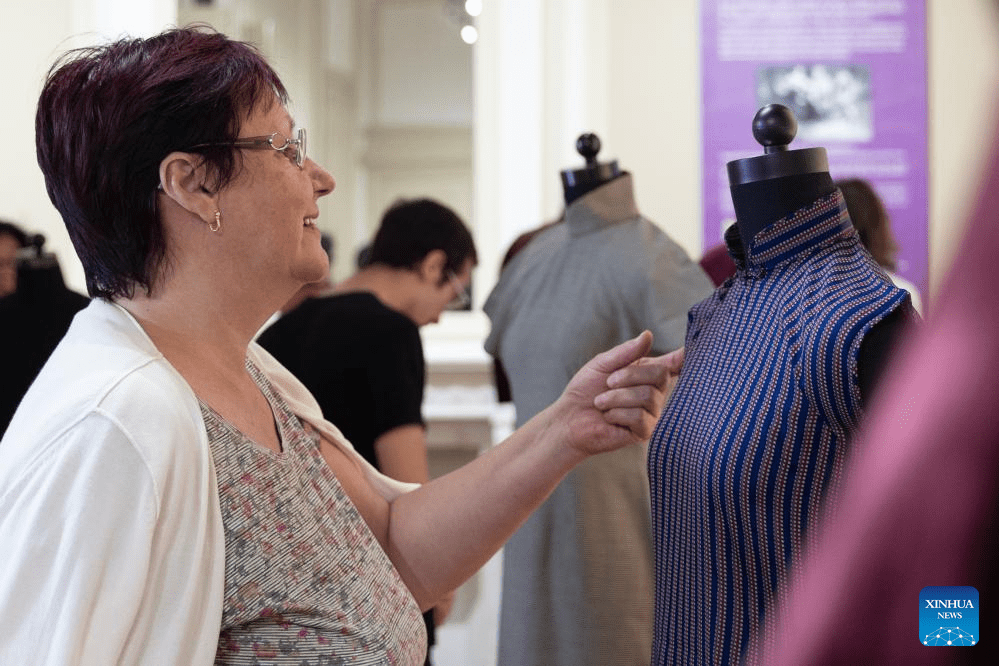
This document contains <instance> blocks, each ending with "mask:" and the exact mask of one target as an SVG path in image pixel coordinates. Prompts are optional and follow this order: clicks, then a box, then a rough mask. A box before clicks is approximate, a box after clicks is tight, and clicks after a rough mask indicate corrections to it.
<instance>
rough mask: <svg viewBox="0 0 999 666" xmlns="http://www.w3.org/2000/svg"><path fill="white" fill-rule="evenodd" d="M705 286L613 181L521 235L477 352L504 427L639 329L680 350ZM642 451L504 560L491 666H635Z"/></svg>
mask: <svg viewBox="0 0 999 666" xmlns="http://www.w3.org/2000/svg"><path fill="white" fill-rule="evenodd" d="M712 290H713V288H712V284H711V281H710V279H709V278H708V277H707V275H706V274H705V273H704V271H703V270H701V268H700V266H698V265H697V264H696V263H695V262H693V261H691V260H690V258H689V257H688V256H687V254H686V253H685V252H684V250H683V249H682V248H680V246H678V245H677V244H676V243H675V242H674V241H673V240H671V239H670V238H669V237H668V236H667V235H666V234H665V233H664V232H663V231H662V230H661V229H660V228H659V227H657V226H656V225H655V224H653V223H652V222H650V221H649V220H647V219H645V218H643V217H642V216H641V215H640V214H639V212H638V209H637V207H636V205H635V201H634V195H633V188H632V178H631V176H630V175H629V174H625V175H622V176H620V177H618V178H616V179H614V180H612V181H610V182H609V183H607V184H605V185H603V186H601V187H599V188H597V189H596V190H594V191H592V192H589V193H588V194H586V195H584V196H583V197H580V198H579V199H577V200H575V201H574V202H573V203H572V204H571V205H570V206H569V207H568V208H567V210H566V216H565V222H564V223H562V224H556V225H554V226H552V227H550V228H548V229H546V230H544V231H542V232H541V233H540V234H538V235H537V236H535V237H534V238H533V239H532V240H531V241H530V242H529V243H528V244H527V245H526V246H525V247H524V249H523V250H521V251H520V252H519V253H518V254H517V255H516V256H515V257H514V258H513V260H512V261H511V262H510V263H509V264H508V265H507V267H506V268H505V269H504V271H503V273H502V275H501V277H500V280H499V283H498V284H497V285H496V287H495V289H494V290H493V292H492V294H491V295H490V296H489V299H488V301H487V302H486V305H485V310H486V313H487V314H488V315H489V317H490V320H491V322H492V331H491V333H490V335H489V337H488V339H487V341H486V350H487V351H488V352H489V353H491V354H492V355H493V356H495V357H497V358H499V359H500V361H501V362H502V364H503V366H504V368H505V370H506V373H507V375H508V377H509V380H510V387H511V391H512V395H513V401H514V404H515V406H516V411H517V425H518V426H519V425H521V424H523V423H524V422H525V421H527V420H528V419H529V418H530V417H531V416H533V415H534V414H536V413H537V412H539V411H540V410H542V409H544V408H545V407H547V406H548V405H549V404H551V403H552V402H554V401H555V400H556V399H557V398H558V396H559V395H560V394H561V392H562V390H563V389H564V388H565V386H566V384H567V383H568V381H569V379H570V378H571V377H572V376H573V375H574V374H575V372H576V371H577V370H578V369H579V368H580V367H582V366H583V364H584V363H586V361H588V360H589V359H590V358H592V357H593V356H594V355H596V354H597V353H599V352H601V351H604V350H606V349H608V348H610V347H612V346H613V345H615V344H618V343H620V342H623V341H624V340H627V339H630V338H632V337H634V336H635V335H638V334H639V333H640V332H641V331H642V330H644V329H649V330H651V331H652V332H653V334H654V335H655V343H654V348H653V352H654V353H656V354H659V353H664V352H667V351H671V350H673V349H677V348H679V347H680V346H682V345H683V339H684V333H685V331H686V326H687V312H688V310H689V309H690V307H691V306H692V305H694V304H695V303H697V302H699V301H701V300H702V299H704V298H707V297H708V296H710V294H711V292H712ZM645 457H646V447H645V446H634V447H629V448H627V449H624V450H621V451H618V452H615V453H611V454H605V455H601V456H597V457H595V458H592V459H590V460H588V461H586V462H585V463H583V464H582V465H580V466H579V467H578V468H576V469H575V470H574V471H573V472H572V473H571V474H570V475H569V476H568V477H567V478H566V479H565V480H564V481H563V482H562V483H561V484H560V485H559V486H558V488H556V490H555V492H554V493H553V494H552V496H551V497H550V498H549V499H548V500H547V501H546V502H545V503H544V504H543V505H542V506H541V507H540V508H539V509H538V510H537V511H536V512H535V513H534V514H533V515H532V516H531V517H530V518H529V519H528V521H527V522H526V523H525V524H524V526H523V527H522V528H521V529H520V530H519V531H518V532H517V533H516V534H515V535H514V536H513V537H512V538H511V539H510V541H509V542H508V543H507V545H506V546H505V547H504V556H503V586H502V600H501V614H500V634H499V664H500V666H514V665H516V666H533V665H537V666H563V665H565V666H569V665H571V666H581V665H582V666H586V665H588V664H593V665H598V664H599V665H604V664H616V665H618V664H620V665H625V666H630V665H632V664H641V665H642V666H647V664H648V663H649V660H650V657H651V649H652V648H651V642H652V619H653V607H652V595H653V587H654V576H653V551H652V541H651V519H650V510H649V486H648V476H647V472H646V459H645Z"/></svg>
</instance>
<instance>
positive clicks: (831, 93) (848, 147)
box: [701, 0, 929, 299]
mask: <svg viewBox="0 0 999 666" xmlns="http://www.w3.org/2000/svg"><path fill="white" fill-rule="evenodd" d="M701 32H702V34H701V43H702V48H703V52H702V70H701V71H702V96H703V104H704V120H703V122H704V127H703V133H704V141H703V149H704V155H703V157H704V161H703V164H704V167H703V168H704V173H703V176H704V178H703V184H704V185H703V186H704V247H705V249H707V248H709V247H712V246H714V245H717V244H718V243H719V242H721V234H722V231H723V229H724V227H725V226H727V223H728V222H730V221H731V220H733V219H734V217H735V212H734V210H733V208H732V200H731V197H730V195H729V188H728V177H727V175H726V172H725V164H726V163H727V162H729V161H731V160H734V159H740V158H743V157H749V156H752V155H760V154H762V151H763V149H762V147H761V146H760V145H759V144H757V143H756V141H755V140H754V139H753V133H752V121H753V116H754V115H755V114H756V111H757V110H758V109H759V108H760V107H762V106H764V105H766V104H770V103H779V104H784V105H785V106H788V107H790V108H791V109H792V110H793V111H794V113H795V115H796V116H797V118H798V135H797V137H796V138H795V140H794V142H793V143H792V144H791V148H792V149H794V148H808V147H812V146H823V147H825V148H826V150H827V151H828V153H829V171H830V173H831V175H832V177H833V178H834V179H840V178H849V177H857V178H863V179H865V180H867V181H869V182H870V183H871V184H872V185H873V186H874V188H875V190H877V192H878V194H879V195H880V196H881V198H882V200H883V201H884V203H885V207H886V208H887V209H888V214H889V217H890V218H891V224H892V230H893V232H894V235H895V238H896V240H897V241H898V243H899V245H900V246H901V251H900V252H899V255H898V270H897V272H898V273H899V274H900V275H902V276H903V277H905V278H907V279H909V280H910V281H912V282H914V283H915V284H916V286H917V287H918V288H919V290H920V291H921V292H922V294H924V299H925V294H926V289H927V276H928V262H929V245H928V220H929V208H928V201H927V189H928V184H927V148H926V146H927V138H926V132H927V102H926V99H927V86H926V5H925V2H924V0H821V1H818V0H793V1H792V0H702V1H701Z"/></svg>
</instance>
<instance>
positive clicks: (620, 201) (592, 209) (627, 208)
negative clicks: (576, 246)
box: [565, 171, 638, 238]
mask: <svg viewBox="0 0 999 666" xmlns="http://www.w3.org/2000/svg"><path fill="white" fill-rule="evenodd" d="M636 217H638V206H637V205H636V204H635V191H634V186H633V182H632V176H631V174H630V173H628V172H627V171H625V172H624V173H622V174H621V175H620V176H618V177H617V178H615V179H613V180H611V181H610V182H608V183H605V184H603V185H601V186H600V187H598V188H597V189H595V190H593V191H591V192H587V193H586V194H584V195H583V196H581V197H579V198H578V199H576V200H575V201H573V202H572V203H571V204H569V206H568V207H567V208H566V209H565V221H566V223H567V224H568V225H569V234H570V236H572V237H573V238H576V237H578V236H583V235H585V234H588V233H592V232H594V231H599V230H600V229H602V228H604V227H606V226H608V225H610V224H617V223H619V222H625V221H627V220H633V219H635V218H636Z"/></svg>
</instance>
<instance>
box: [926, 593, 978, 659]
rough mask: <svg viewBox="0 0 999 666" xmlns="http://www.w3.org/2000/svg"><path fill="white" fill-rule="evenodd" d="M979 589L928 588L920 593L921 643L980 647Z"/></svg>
mask: <svg viewBox="0 0 999 666" xmlns="http://www.w3.org/2000/svg"><path fill="white" fill-rule="evenodd" d="M978 640H979V636H978V590H976V589H975V588H973V587H962V586H955V587H947V586H939V587H937V586H932V585H931V586H928V587H924V588H923V589H922V591H921V592H920V593H919V642H920V643H922V644H923V645H928V646H936V645H942V646H944V647H956V646H960V645H977V644H978Z"/></svg>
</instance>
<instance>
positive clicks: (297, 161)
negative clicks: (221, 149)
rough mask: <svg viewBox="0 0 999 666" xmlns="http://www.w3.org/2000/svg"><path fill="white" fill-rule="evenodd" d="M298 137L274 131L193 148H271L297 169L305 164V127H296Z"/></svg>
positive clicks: (201, 144) (192, 147)
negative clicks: (293, 137)
mask: <svg viewBox="0 0 999 666" xmlns="http://www.w3.org/2000/svg"><path fill="white" fill-rule="evenodd" d="M297 134H298V138H296V139H289V138H288V137H286V136H285V135H284V134H281V132H274V133H273V134H268V135H267V136H248V137H245V138H243V139H236V140H234V141H224V142H221V143H200V144H198V145H197V146H191V150H193V149H195V148H210V147H212V146H232V147H233V148H247V149H249V150H259V149H263V148H273V149H274V150H276V151H278V152H281V153H284V154H285V155H286V156H287V157H288V159H290V160H291V161H292V163H293V164H294V165H295V166H297V167H298V168H299V169H302V168H303V165H304V164H305V128H304V127H300V128H299V129H298V132H297Z"/></svg>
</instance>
